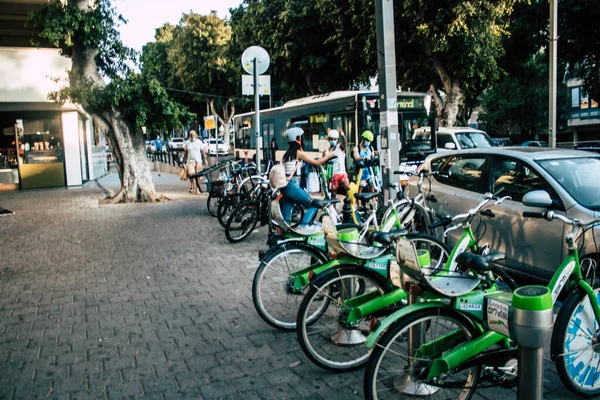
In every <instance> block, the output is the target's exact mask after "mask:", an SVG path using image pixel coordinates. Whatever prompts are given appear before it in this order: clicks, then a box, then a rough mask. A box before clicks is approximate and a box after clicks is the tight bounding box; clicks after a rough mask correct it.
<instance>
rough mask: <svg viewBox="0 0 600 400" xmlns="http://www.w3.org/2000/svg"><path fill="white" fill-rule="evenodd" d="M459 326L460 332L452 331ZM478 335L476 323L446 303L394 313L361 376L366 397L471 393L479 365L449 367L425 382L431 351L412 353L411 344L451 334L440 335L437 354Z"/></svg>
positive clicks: (450, 396) (460, 395)
mask: <svg viewBox="0 0 600 400" xmlns="http://www.w3.org/2000/svg"><path fill="white" fill-rule="evenodd" d="M411 329H412V330H411ZM459 332H462V334H458V335H456V333H459ZM409 335H410V337H409ZM445 335H447V336H445ZM450 335H454V336H450ZM478 335H479V333H478V331H477V329H476V328H475V327H474V326H473V325H472V324H471V323H470V321H469V320H468V319H467V318H466V317H464V316H463V315H462V314H460V313H458V312H456V311H453V310H448V309H445V308H429V309H425V310H420V311H416V312H414V313H411V314H408V315H406V316H404V317H402V318H400V319H398V320H397V321H395V322H394V323H393V324H392V325H391V326H390V327H388V329H387V331H386V332H385V333H384V334H383V336H382V337H381V338H380V339H379V341H378V342H377V344H376V345H375V348H374V350H373V354H372V355H371V358H370V359H369V363H368V364H367V368H366V370H365V378H364V396H365V399H380V398H406V397H427V398H432V399H436V398H439V399H463V400H467V399H469V398H471V397H472V396H473V394H475V390H476V388H477V382H478V380H479V376H480V373H481V365H475V366H473V367H470V368H465V369H457V370H452V371H450V372H449V373H448V374H446V375H443V376H442V377H440V378H438V380H436V383H433V382H428V381H425V378H426V377H427V374H428V373H429V368H430V366H431V364H432V362H433V356H432V357H428V356H427V354H418V356H416V355H417V354H416V353H417V351H418V350H419V346H418V345H415V344H416V343H427V344H429V345H431V344H433V343H435V340H438V339H441V338H444V337H445V338H446V339H447V338H449V337H454V338H455V340H446V341H444V342H442V341H440V343H442V344H443V346H444V348H443V349H439V350H437V351H434V353H435V354H436V356H441V355H444V354H445V353H447V352H448V351H450V350H452V349H455V348H457V347H459V346H460V345H461V344H463V343H465V342H467V341H469V340H471V339H473V338H475V337H477V336H478ZM434 350H435V348H434Z"/></svg>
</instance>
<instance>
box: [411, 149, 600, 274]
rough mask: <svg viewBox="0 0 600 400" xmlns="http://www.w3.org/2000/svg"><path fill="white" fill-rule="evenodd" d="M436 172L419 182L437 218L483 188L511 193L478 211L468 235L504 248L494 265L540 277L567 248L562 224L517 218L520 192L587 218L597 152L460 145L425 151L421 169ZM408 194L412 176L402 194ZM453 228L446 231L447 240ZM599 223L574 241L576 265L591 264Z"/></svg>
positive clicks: (596, 192) (599, 190)
mask: <svg viewBox="0 0 600 400" xmlns="http://www.w3.org/2000/svg"><path fill="white" fill-rule="evenodd" d="M422 168H425V169H426V170H428V171H437V173H436V174H435V175H433V176H432V177H430V179H429V183H427V182H425V183H424V184H423V191H424V192H425V194H426V195H427V196H428V198H429V201H430V206H431V207H432V208H433V210H434V211H435V212H436V214H437V215H439V216H440V217H444V216H448V215H456V214H459V213H463V212H465V211H467V210H468V209H470V208H473V207H474V206H475V205H476V204H477V203H479V202H480V201H481V199H482V195H483V194H484V193H485V192H492V193H499V196H511V198H512V200H506V201H504V202H503V203H501V204H499V205H496V206H494V207H492V208H490V209H489V210H486V211H483V212H482V213H481V214H482V215H483V216H482V217H481V224H480V225H479V227H477V224H476V223H474V224H473V227H474V229H477V231H476V236H477V237H478V238H480V242H479V243H480V244H485V243H489V244H490V246H491V249H492V250H496V251H501V252H504V253H506V257H507V258H506V260H505V261H503V262H502V264H503V265H504V266H505V267H506V268H507V269H508V272H509V273H511V274H512V275H513V276H515V277H516V278H517V279H518V280H520V281H521V282H538V283H546V282H547V281H549V280H550V278H552V275H553V274H554V271H555V270H556V269H557V268H558V266H559V265H560V263H561V261H562V259H563V257H564V256H565V254H566V251H567V248H566V244H565V240H564V237H565V235H566V234H568V233H569V232H570V227H569V226H564V224H562V223H561V222H559V221H552V222H548V221H546V220H543V219H534V218H524V217H523V211H545V210H544V209H538V208H533V207H526V206H524V205H523V203H522V202H521V200H522V198H523V195H525V193H528V192H530V191H532V190H545V191H547V192H548V193H549V194H550V197H551V198H552V201H553V205H552V207H551V208H552V209H553V210H554V211H556V212H557V213H559V214H562V215H568V216H569V217H572V218H580V219H583V220H588V219H592V218H597V217H598V213H599V212H600V155H598V154H594V153H589V152H585V151H578V150H563V149H548V148H540V147H537V148H536V147H502V148H498V147H496V148H485V149H471V150H462V151H460V152H452V153H445V154H435V155H432V156H430V157H428V158H427V159H426V160H425V163H424V164H423V167H422ZM415 193H416V179H414V178H413V179H411V181H410V182H409V183H408V189H407V194H408V195H409V196H414V195H415ZM460 234H461V231H460V230H457V231H454V232H451V233H449V242H450V244H452V245H453V244H454V243H455V242H456V240H457V239H458V237H459V235H460ZM599 243H600V229H598V230H596V229H595V228H593V229H588V230H587V231H586V232H585V233H584V234H583V237H580V238H579V239H578V244H579V249H580V251H579V254H580V256H581V258H582V260H583V259H585V260H586V261H585V263H584V264H583V265H582V268H588V269H589V266H592V267H595V265H597V261H598V256H599V251H598V244H599Z"/></svg>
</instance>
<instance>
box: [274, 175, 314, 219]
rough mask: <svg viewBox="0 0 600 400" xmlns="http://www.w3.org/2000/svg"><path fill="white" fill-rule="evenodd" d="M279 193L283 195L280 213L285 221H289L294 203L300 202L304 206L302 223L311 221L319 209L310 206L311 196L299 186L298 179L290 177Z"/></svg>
mask: <svg viewBox="0 0 600 400" xmlns="http://www.w3.org/2000/svg"><path fill="white" fill-rule="evenodd" d="M281 194H282V195H283V197H282V199H281V201H280V207H281V215H282V216H283V219H284V220H285V222H287V223H288V224H289V223H290V219H291V217H292V209H293V208H294V204H300V205H301V206H303V207H304V208H305V211H304V218H302V222H301V224H302V225H310V224H311V223H312V222H313V219H315V216H316V215H317V211H319V209H318V208H316V207H311V206H310V201H311V200H312V197H310V195H309V194H308V193H306V192H305V191H304V190H303V189H301V188H300V179H295V178H293V179H291V180H290V181H289V182H288V184H287V186H286V187H284V188H281Z"/></svg>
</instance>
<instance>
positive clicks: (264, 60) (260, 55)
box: [242, 46, 271, 172]
mask: <svg viewBox="0 0 600 400" xmlns="http://www.w3.org/2000/svg"><path fill="white" fill-rule="evenodd" d="M270 63H271V59H270V58H269V53H267V51H266V50H265V49H263V48H262V47H260V46H250V47H248V48H247V49H246V50H244V53H243V54H242V68H244V71H246V72H247V73H249V74H251V75H253V76H254V132H255V134H256V166H257V168H258V171H259V172H260V171H261V168H260V158H261V150H262V135H261V132H260V101H259V96H260V93H259V92H260V86H259V79H258V77H259V75H261V74H264V73H265V72H267V69H269V65H270Z"/></svg>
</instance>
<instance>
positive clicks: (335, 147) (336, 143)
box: [323, 129, 350, 196]
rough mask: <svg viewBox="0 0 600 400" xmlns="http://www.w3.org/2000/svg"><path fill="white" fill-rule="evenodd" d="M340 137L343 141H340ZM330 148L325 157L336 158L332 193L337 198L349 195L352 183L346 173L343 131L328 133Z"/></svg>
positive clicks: (324, 153)
mask: <svg viewBox="0 0 600 400" xmlns="http://www.w3.org/2000/svg"><path fill="white" fill-rule="evenodd" d="M340 137H341V138H342V140H340ZM327 138H328V139H329V148H328V149H325V150H324V151H323V157H325V156H327V155H329V154H333V155H334V156H335V157H336V158H335V159H334V160H333V161H332V163H333V165H332V167H333V168H332V175H331V193H332V194H333V195H334V196H335V195H336V194H337V193H338V192H340V194H344V195H345V194H346V193H348V190H349V189H350V181H349V180H348V174H347V173H346V139H345V136H344V132H343V131H342V130H337V129H332V130H330V131H329V132H328V133H327Z"/></svg>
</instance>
